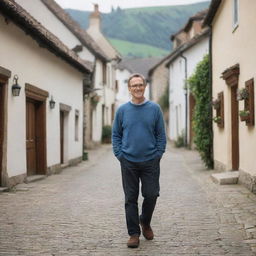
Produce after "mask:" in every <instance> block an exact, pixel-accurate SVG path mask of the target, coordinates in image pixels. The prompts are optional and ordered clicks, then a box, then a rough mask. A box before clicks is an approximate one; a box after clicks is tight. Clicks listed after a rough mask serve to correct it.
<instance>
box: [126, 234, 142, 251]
mask: <svg viewBox="0 0 256 256" xmlns="http://www.w3.org/2000/svg"><path fill="white" fill-rule="evenodd" d="M139 244H140V238H139V236H138V235H134V236H130V239H129V240H128V242H127V246H128V247H129V248H138V247H139Z"/></svg>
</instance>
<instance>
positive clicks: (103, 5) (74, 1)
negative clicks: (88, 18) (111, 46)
mask: <svg viewBox="0 0 256 256" xmlns="http://www.w3.org/2000/svg"><path fill="white" fill-rule="evenodd" d="M55 1H56V2H57V3H58V4H59V5H60V6H61V7H62V8H70V9H77V10H86V11H92V10H93V4H98V5H99V10H100V12H110V11H111V7H114V8H116V7H117V6H119V7H120V8H122V9H125V8H133V7H145V6H163V5H181V4H192V3H198V2H205V1H207V0H55Z"/></svg>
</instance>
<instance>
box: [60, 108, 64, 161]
mask: <svg viewBox="0 0 256 256" xmlns="http://www.w3.org/2000/svg"><path fill="white" fill-rule="evenodd" d="M60 163H61V164H63V163H64V111H60Z"/></svg>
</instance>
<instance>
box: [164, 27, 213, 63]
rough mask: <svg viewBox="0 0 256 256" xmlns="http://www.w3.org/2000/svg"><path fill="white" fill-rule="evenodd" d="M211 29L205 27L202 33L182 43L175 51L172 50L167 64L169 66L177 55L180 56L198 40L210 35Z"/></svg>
mask: <svg viewBox="0 0 256 256" xmlns="http://www.w3.org/2000/svg"><path fill="white" fill-rule="evenodd" d="M209 33H210V29H209V28H205V29H204V30H203V31H202V32H201V33H199V34H197V35H196V36H194V37H193V38H192V39H191V40H189V41H188V42H186V43H184V44H182V45H181V46H179V47H178V48H176V49H175V50H174V51H172V52H171V54H169V55H168V56H167V57H166V58H167V59H169V60H168V62H167V64H166V66H169V65H170V64H171V62H173V61H174V60H175V59H176V58H177V57H179V56H180V55H181V54H182V53H183V52H184V51H186V50H188V49H189V48H191V47H192V46H194V45H195V44H197V43H198V42H200V41H201V40H202V39H204V38H205V37H207V36H209Z"/></svg>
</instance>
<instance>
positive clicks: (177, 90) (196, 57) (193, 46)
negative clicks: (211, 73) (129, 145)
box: [166, 10, 209, 146]
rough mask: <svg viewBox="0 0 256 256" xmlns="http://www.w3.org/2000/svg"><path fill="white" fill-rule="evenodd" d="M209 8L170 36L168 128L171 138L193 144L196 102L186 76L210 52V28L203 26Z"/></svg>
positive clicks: (190, 73)
mask: <svg viewBox="0 0 256 256" xmlns="http://www.w3.org/2000/svg"><path fill="white" fill-rule="evenodd" d="M206 13H207V10H204V11H201V12H199V13H197V14H196V15H194V16H192V17H190V18H189V20H188V21H187V23H186V25H185V26H184V27H183V28H182V29H181V30H180V31H178V32H177V33H176V34H174V35H172V36H171V40H172V41H173V51H172V52H171V54H170V55H169V56H168V57H167V58H168V62H167V64H166V66H167V67H168V69H169V131H168V136H169V139H170V140H171V141H177V140H178V138H179V137H182V138H183V141H184V144H185V145H188V146H192V142H193V131H192V113H193V109H194V105H195V100H194V97H193V96H192V94H191V92H190V90H189V87H188V86H187V79H188V78H189V77H190V76H191V75H192V74H193V73H194V72H195V69H196V66H197V64H198V63H199V62H200V61H201V60H202V59H203V57H204V56H205V55H206V54H208V51H209V29H208V28H202V22H203V20H204V18H205V16H206Z"/></svg>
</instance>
